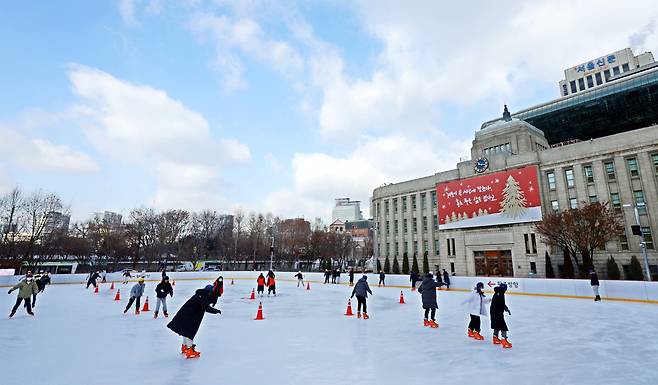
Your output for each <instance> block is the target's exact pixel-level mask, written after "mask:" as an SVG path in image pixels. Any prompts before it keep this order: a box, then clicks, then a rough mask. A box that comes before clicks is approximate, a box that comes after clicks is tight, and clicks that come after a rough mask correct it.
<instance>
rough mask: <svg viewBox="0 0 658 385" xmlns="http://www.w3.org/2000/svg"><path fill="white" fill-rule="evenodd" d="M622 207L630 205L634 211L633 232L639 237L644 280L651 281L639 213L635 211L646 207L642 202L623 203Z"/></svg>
mask: <svg viewBox="0 0 658 385" xmlns="http://www.w3.org/2000/svg"><path fill="white" fill-rule="evenodd" d="M622 206H623V207H632V208H633V212H634V213H635V226H631V227H633V234H634V235H637V236H639V237H640V250H642V258H644V270H645V272H646V273H645V275H646V280H647V281H651V270H650V269H649V258H648V257H647V245H646V243H645V242H644V234H642V229H641V227H640V214H639V213H638V211H637V208H638V206H639V207H646V204H645V203H644V202H638V203H636V204H635V205H632V204H625V205H622Z"/></svg>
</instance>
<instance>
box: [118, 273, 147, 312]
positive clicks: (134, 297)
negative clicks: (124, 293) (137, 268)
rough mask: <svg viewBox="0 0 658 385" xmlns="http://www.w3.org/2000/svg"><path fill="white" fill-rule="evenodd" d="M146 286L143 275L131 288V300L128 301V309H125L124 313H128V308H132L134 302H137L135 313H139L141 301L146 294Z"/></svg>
mask: <svg viewBox="0 0 658 385" xmlns="http://www.w3.org/2000/svg"><path fill="white" fill-rule="evenodd" d="M144 286H146V285H145V284H144V277H141V278H139V280H138V281H137V283H136V284H135V286H133V287H132V289H130V300H129V301H128V305H126V309H125V310H124V311H123V312H124V313H127V312H128V310H130V307H131V306H132V304H133V302H137V304H136V305H135V314H139V302H140V299H141V298H142V295H143V294H144Z"/></svg>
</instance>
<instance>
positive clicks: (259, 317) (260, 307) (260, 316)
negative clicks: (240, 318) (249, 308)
mask: <svg viewBox="0 0 658 385" xmlns="http://www.w3.org/2000/svg"><path fill="white" fill-rule="evenodd" d="M263 319H265V318H263V303H262V302H259V303H258V313H256V318H254V321H260V320H263Z"/></svg>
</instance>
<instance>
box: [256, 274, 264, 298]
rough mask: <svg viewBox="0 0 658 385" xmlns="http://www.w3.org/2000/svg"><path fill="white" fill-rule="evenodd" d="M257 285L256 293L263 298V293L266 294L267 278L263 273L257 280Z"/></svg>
mask: <svg viewBox="0 0 658 385" xmlns="http://www.w3.org/2000/svg"><path fill="white" fill-rule="evenodd" d="M256 285H257V286H256V292H257V293H258V295H260V296H261V297H262V296H263V293H265V276H264V275H263V273H260V275H259V276H258V278H257V279H256Z"/></svg>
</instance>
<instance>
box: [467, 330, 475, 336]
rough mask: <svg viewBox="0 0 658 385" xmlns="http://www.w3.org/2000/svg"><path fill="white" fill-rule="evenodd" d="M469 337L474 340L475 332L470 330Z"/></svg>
mask: <svg viewBox="0 0 658 385" xmlns="http://www.w3.org/2000/svg"><path fill="white" fill-rule="evenodd" d="M468 336H469V337H470V338H473V336H474V334H473V330H471V329H468Z"/></svg>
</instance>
